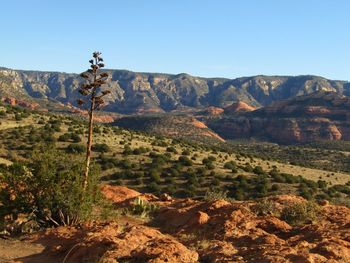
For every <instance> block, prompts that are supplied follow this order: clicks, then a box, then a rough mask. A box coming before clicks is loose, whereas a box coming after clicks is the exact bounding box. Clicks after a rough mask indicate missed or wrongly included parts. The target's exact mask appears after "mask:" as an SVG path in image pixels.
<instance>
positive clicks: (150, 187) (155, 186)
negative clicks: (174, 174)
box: [147, 182, 161, 195]
mask: <svg viewBox="0 0 350 263" xmlns="http://www.w3.org/2000/svg"><path fill="white" fill-rule="evenodd" d="M147 189H148V191H150V192H151V193H153V194H158V195H159V194H160V192H161V188H160V186H159V185H158V184H157V183H156V182H152V183H150V184H149V185H148V187H147Z"/></svg>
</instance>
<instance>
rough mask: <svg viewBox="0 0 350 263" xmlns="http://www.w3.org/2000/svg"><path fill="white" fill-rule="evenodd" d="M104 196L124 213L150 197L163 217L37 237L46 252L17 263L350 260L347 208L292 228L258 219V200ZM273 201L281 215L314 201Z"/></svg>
mask: <svg viewBox="0 0 350 263" xmlns="http://www.w3.org/2000/svg"><path fill="white" fill-rule="evenodd" d="M102 192H103V193H104V194H105V195H106V197H107V198H109V199H111V200H112V201H113V202H114V204H115V206H117V207H118V206H122V207H125V205H126V203H130V202H132V200H133V199H135V198H142V199H144V200H146V201H147V202H150V203H153V204H156V205H158V207H159V210H158V212H157V213H156V215H155V218H154V220H153V221H151V222H149V223H140V222H139V223H135V222H133V221H129V222H127V221H125V218H124V219H123V220H122V219H121V218H120V219H119V220H117V222H106V223H103V222H91V223H89V224H85V225H82V226H80V227H59V228H56V229H49V230H46V231H44V232H39V233H37V234H33V235H31V236H29V237H28V239H27V242H32V243H40V244H42V245H44V246H45V250H44V251H43V252H42V253H39V254H36V255H32V256H28V257H25V258H21V259H17V260H18V261H16V262H38V260H40V259H46V260H48V259H51V260H53V261H50V262H62V260H64V261H65V262H87V261H88V262H95V261H96V262H97V261H98V262H112V260H117V261H118V262H124V261H128V262H174V263H175V262H184V263H186V262H188V263H192V262H193V263H194V262H334V263H336V262H349V261H350V239H349V237H350V210H349V209H348V208H346V207H342V206H334V205H330V204H328V203H327V202H323V203H321V204H322V205H323V206H322V207H321V210H320V212H319V215H318V217H317V222H312V221H310V222H309V223H307V224H305V225H300V226H292V225H289V224H288V223H287V222H285V221H283V220H282V219H280V218H279V217H276V216H274V215H273V214H269V213H266V214H258V213H257V212H256V211H255V210H254V209H255V208H254V207H255V206H256V205H257V203H256V202H253V201H246V202H237V201H225V200H213V201H195V200H191V199H172V198H167V199H166V200H165V201H163V200H164V199H162V198H158V197H155V196H152V195H147V194H140V193H137V192H135V191H133V190H130V189H127V188H125V187H119V186H108V187H105V188H103V189H102ZM112 193H115V195H116V196H113V194H112ZM268 200H269V202H272V204H273V205H274V206H275V209H276V211H281V210H282V209H283V208H284V207H286V206H289V205H291V204H296V203H303V202H306V201H305V200H304V199H303V198H301V197H296V196H288V195H284V196H274V197H269V198H268ZM155 228H156V229H155ZM35 260H37V261H35Z"/></svg>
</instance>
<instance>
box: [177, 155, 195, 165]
mask: <svg viewBox="0 0 350 263" xmlns="http://www.w3.org/2000/svg"><path fill="white" fill-rule="evenodd" d="M179 162H180V163H182V164H183V165H185V166H192V165H193V162H192V161H191V159H189V158H188V157H187V156H180V157H179Z"/></svg>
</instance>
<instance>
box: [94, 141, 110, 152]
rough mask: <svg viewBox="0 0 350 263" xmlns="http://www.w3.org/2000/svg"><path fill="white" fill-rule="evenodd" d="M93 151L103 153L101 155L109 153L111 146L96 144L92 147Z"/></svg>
mask: <svg viewBox="0 0 350 263" xmlns="http://www.w3.org/2000/svg"><path fill="white" fill-rule="evenodd" d="M91 148H92V150H93V151H95V152H101V153H106V152H109V151H110V150H111V149H110V148H109V146H108V145H107V144H105V143H96V144H94V145H92V147H91Z"/></svg>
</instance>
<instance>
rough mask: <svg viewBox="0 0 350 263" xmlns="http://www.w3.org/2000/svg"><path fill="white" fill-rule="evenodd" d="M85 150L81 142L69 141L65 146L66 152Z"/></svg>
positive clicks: (81, 151)
mask: <svg viewBox="0 0 350 263" xmlns="http://www.w3.org/2000/svg"><path fill="white" fill-rule="evenodd" d="M85 151H86V147H85V145H83V144H78V143H71V144H69V145H68V146H67V148H66V152H67V153H77V154H78V153H83V152H85Z"/></svg>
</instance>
